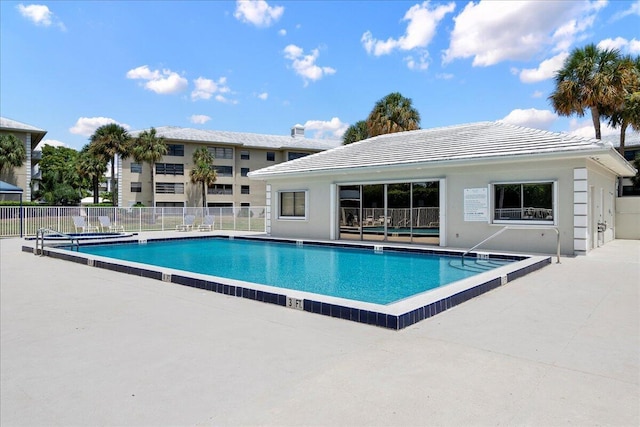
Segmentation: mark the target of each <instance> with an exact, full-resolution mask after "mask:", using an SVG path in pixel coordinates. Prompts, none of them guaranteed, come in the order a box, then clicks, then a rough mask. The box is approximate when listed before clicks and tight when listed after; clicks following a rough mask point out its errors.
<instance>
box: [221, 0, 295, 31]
mask: <svg viewBox="0 0 640 427" xmlns="http://www.w3.org/2000/svg"><path fill="white" fill-rule="evenodd" d="M283 13H284V7H282V6H275V7H272V6H269V4H268V3H267V2H266V1H264V0H238V1H237V2H236V11H235V12H234V14H233V16H235V17H236V19H238V20H239V21H242V22H246V23H249V24H253V25H255V26H256V27H268V26H270V25H271V24H273V23H274V22H276V21H277V20H278V19H280V17H281V16H282V14H283Z"/></svg>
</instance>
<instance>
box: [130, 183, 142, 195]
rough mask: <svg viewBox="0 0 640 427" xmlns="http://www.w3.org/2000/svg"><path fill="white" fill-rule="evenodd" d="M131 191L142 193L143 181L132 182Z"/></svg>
mask: <svg viewBox="0 0 640 427" xmlns="http://www.w3.org/2000/svg"><path fill="white" fill-rule="evenodd" d="M131 192H132V193H142V183H141V182H132V183H131Z"/></svg>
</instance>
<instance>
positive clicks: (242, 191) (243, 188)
mask: <svg viewBox="0 0 640 427" xmlns="http://www.w3.org/2000/svg"><path fill="white" fill-rule="evenodd" d="M240 194H251V193H250V188H249V186H248V185H243V186H241V187H240Z"/></svg>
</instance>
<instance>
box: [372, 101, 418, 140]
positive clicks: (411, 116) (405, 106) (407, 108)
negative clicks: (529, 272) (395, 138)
mask: <svg viewBox="0 0 640 427" xmlns="http://www.w3.org/2000/svg"><path fill="white" fill-rule="evenodd" d="M411 104H412V101H411V99H409V98H405V97H404V96H402V95H401V94H400V93H399V92H393V93H390V94H389V95H387V96H385V97H384V98H382V99H381V100H379V101H378V102H376V105H375V106H374V107H373V110H371V113H369V117H367V129H368V131H369V136H371V137H373V136H377V135H383V134H387V133H396V132H404V131H408V130H416V129H420V113H418V111H417V110H416V109H415V108H413V106H412V105H411Z"/></svg>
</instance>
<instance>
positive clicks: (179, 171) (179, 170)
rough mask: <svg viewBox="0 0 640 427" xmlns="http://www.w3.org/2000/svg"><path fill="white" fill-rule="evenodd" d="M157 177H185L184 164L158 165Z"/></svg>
mask: <svg viewBox="0 0 640 427" xmlns="http://www.w3.org/2000/svg"><path fill="white" fill-rule="evenodd" d="M156 174H157V175H184V165H183V164H182V163H156Z"/></svg>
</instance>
